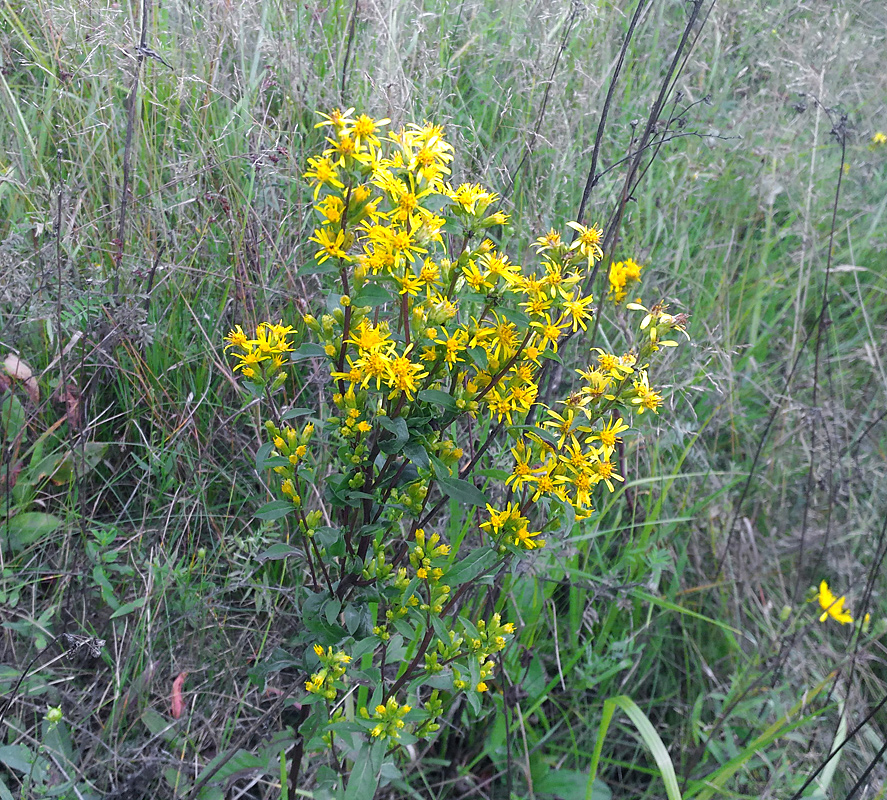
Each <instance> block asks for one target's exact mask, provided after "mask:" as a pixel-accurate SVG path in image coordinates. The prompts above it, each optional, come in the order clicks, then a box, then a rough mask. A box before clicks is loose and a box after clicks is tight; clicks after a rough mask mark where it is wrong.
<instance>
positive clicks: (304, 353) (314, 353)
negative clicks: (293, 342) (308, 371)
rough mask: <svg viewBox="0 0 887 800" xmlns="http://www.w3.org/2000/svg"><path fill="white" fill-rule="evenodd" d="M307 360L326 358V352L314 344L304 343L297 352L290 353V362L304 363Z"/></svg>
mask: <svg viewBox="0 0 887 800" xmlns="http://www.w3.org/2000/svg"><path fill="white" fill-rule="evenodd" d="M309 358H327V354H326V350H324V349H323V347H322V346H321V345H319V344H314V342H305V343H304V344H303V345H302V346H301V347H299V349H298V350H293V352H292V353H290V361H305V360H307V359H309Z"/></svg>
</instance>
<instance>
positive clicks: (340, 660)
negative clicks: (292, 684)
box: [305, 644, 351, 700]
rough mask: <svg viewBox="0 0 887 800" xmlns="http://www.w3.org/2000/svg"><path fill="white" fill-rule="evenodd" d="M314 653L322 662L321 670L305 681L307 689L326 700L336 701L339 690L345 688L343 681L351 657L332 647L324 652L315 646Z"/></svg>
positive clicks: (321, 648) (317, 645)
mask: <svg viewBox="0 0 887 800" xmlns="http://www.w3.org/2000/svg"><path fill="white" fill-rule="evenodd" d="M314 653H315V655H316V656H317V658H318V659H319V660H320V669H319V670H317V672H315V673H314V674H312V675H311V677H310V678H309V679H308V680H307V681H305V689H306V690H307V691H308V692H310V693H311V694H317V695H320V696H321V697H323V698H324V699H326V700H335V699H336V694H337V692H338V690H339V689H341V688H343V685H342V680H341V679H342V676H343V675H344V674H345V670H346V665H347V664H349V663H351V656H349V655H346V654H345V653H344V652H342V651H341V650H339V651H336V652H334V651H333V648H332V647H328V648H327V649H326V650H324V649H323V647H321V646H320V645H319V644H315V645H314Z"/></svg>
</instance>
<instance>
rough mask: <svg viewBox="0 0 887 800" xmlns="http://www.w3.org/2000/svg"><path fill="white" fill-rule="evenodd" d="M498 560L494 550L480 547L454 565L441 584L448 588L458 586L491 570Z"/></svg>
mask: <svg viewBox="0 0 887 800" xmlns="http://www.w3.org/2000/svg"><path fill="white" fill-rule="evenodd" d="M498 560H499V556H497V555H496V552H495V551H494V550H491V549H490V548H489V547H480V548H478V549H477V550H472V551H471V552H470V553H469V554H468V555H467V556H466V557H465V558H463V559H462V560H461V561H459V562H458V563H457V564H454V565H453V567H452V569H450V570H449V571H448V572H447V573H446V575H444V577H443V582H444V583H446V584H448V585H449V586H460V585H461V584H463V583H468V581H470V580H473V579H474V578H476V577H477V576H478V575H480V574H481V573H482V572H486V571H487V570H488V569H491V568H492V567H493V566H494V565H495V564H496V562H497V561H498Z"/></svg>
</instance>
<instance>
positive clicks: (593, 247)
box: [567, 222, 604, 266]
mask: <svg viewBox="0 0 887 800" xmlns="http://www.w3.org/2000/svg"><path fill="white" fill-rule="evenodd" d="M567 226H568V227H570V228H572V229H573V230H574V231H576V233H578V234H579V235H578V236H577V237H576V241H574V242H573V244H571V245H570V249H571V250H576V249H578V250H579V252H580V253H582V255H584V256H585V257H586V258H587V259H588V264H589V266H591V265H592V264H593V263H594V262H595V261H598V260H599V259H601V258H602V257H603V255H604V252H603V250H601V239H602V238H603V236H604V232H603V231H602V230H601V229H600V228H598V227H596V226H594V225H592V226H591V227H590V228H586V227H585V226H584V225H580V224H579V223H578V222H568V223H567Z"/></svg>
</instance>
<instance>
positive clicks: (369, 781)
mask: <svg viewBox="0 0 887 800" xmlns="http://www.w3.org/2000/svg"><path fill="white" fill-rule="evenodd" d="M385 747H386V745H385V742H373V744H372V745H369V744H364V745H362V746H361V748H360V750H358V751H357V754H356V756H355V759H354V768H353V769H352V770H351V775H350V776H349V777H348V786H347V787H346V788H345V797H344V800H371V798H373V797H375V796H376V789H378V788H379V772H380V771H381V769H382V758H383V756H384V755H385Z"/></svg>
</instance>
